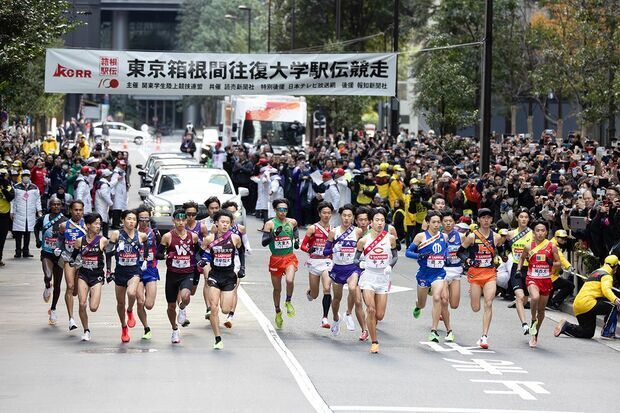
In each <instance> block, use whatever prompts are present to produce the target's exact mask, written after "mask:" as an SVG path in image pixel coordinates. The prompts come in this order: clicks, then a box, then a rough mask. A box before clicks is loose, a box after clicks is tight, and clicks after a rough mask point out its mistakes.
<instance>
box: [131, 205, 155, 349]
mask: <svg viewBox="0 0 620 413" xmlns="http://www.w3.org/2000/svg"><path fill="white" fill-rule="evenodd" d="M136 212H137V213H138V231H140V232H141V233H143V234H146V239H147V241H146V243H145V244H144V248H146V249H147V252H146V269H145V270H144V271H142V275H141V276H140V283H139V284H138V292H137V301H138V318H139V319H140V322H141V323H142V325H143V326H144V335H143V336H142V339H143V340H150V339H151V338H153V333H152V332H151V327H149V324H148V320H147V316H146V310H152V309H153V306H154V305H155V297H157V281H159V270H158V269H157V258H155V254H156V253H157V246H158V245H159V242H160V241H161V234H160V233H159V230H158V229H156V228H155V229H153V228H151V210H150V209H149V208H148V207H145V206H141V207H139V208H138V209H137V210H136Z"/></svg>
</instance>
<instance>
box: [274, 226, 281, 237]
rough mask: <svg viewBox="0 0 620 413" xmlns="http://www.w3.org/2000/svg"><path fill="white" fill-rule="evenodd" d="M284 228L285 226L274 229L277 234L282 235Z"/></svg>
mask: <svg viewBox="0 0 620 413" xmlns="http://www.w3.org/2000/svg"><path fill="white" fill-rule="evenodd" d="M282 228H283V227H278V228H276V229H275V231H273V233H274V234H276V235H280V234H281V233H282Z"/></svg>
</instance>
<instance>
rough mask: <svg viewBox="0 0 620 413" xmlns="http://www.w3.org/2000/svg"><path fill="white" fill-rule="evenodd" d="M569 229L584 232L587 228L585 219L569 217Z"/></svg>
mask: <svg viewBox="0 0 620 413" xmlns="http://www.w3.org/2000/svg"><path fill="white" fill-rule="evenodd" d="M569 227H570V229H571V230H573V231H585V229H586V228H587V227H588V223H587V220H586V217H573V216H572V217H570V219H569Z"/></svg>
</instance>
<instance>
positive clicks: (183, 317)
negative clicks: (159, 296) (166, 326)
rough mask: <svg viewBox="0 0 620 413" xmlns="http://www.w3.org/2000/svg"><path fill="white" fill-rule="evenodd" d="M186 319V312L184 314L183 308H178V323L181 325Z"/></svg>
mask: <svg viewBox="0 0 620 413" xmlns="http://www.w3.org/2000/svg"><path fill="white" fill-rule="evenodd" d="M186 319H187V314H185V309H184V308H183V309H180V308H179V314H178V315H177V323H179V324H180V325H183V323H185V320H186Z"/></svg>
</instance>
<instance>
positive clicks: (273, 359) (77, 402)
mask: <svg viewBox="0 0 620 413" xmlns="http://www.w3.org/2000/svg"><path fill="white" fill-rule="evenodd" d="M150 145H152V144H146V145H145V147H143V148H136V147H133V146H132V147H130V152H131V159H132V163H134V164H136V163H141V162H142V161H143V159H141V157H142V156H144V155H145V154H148V153H150V152H151V151H153V150H154V147H151V146H150ZM177 145H178V143H176V142H169V141H165V142H163V143H162V145H161V147H160V150H162V151H168V150H174V149H176V148H177ZM134 178H135V177H134ZM134 182H137V180H134ZM130 201H131V203H132V204H133V205H136V204H137V201H138V198H137V187H136V185H134V186H132V189H131V193H130ZM258 227H259V226H258V222H257V221H256V220H255V219H254V218H252V217H250V218H249V221H248V231H249V234H250V239H251V244H252V245H253V246H254V251H253V253H252V255H251V257H249V259H248V264H247V274H248V275H247V277H246V278H245V279H244V282H243V283H242V288H241V289H240V300H239V305H238V308H237V312H236V317H235V324H234V327H233V328H232V329H230V330H227V329H223V339H224V343H225V346H226V347H225V349H224V350H223V351H220V352H217V351H214V350H212V348H211V347H212V343H213V334H212V332H211V329H210V327H209V326H208V324H207V321H206V320H205V319H204V309H205V306H204V302H203V300H202V296H201V295H200V294H197V295H196V296H194V297H193V298H192V302H191V304H190V306H189V307H188V318H189V319H190V320H191V325H190V326H189V327H187V328H184V329H182V331H181V339H182V343H181V344H180V345H172V344H171V343H170V326H169V324H168V321H167V318H166V311H165V308H166V304H165V297H164V288H163V282H160V283H159V289H158V296H157V301H156V305H155V308H154V309H153V310H152V311H150V313H149V320H150V324H151V327H152V329H153V332H154V338H153V340H151V341H148V342H145V341H141V340H140V336H141V335H142V329H141V326H140V324H139V323H138V325H137V326H136V328H134V329H133V330H132V331H131V336H132V340H131V342H130V343H128V344H121V342H120V337H119V335H120V328H119V323H118V319H117V316H116V313H115V300H114V294H113V288H112V287H111V286H105V287H104V290H103V299H102V303H101V306H100V308H99V311H98V312H97V313H94V314H90V320H91V330H92V334H93V339H92V341H91V342H88V343H85V342H81V341H80V335H81V329H78V330H75V331H73V332H68V330H67V319H66V312H65V308H64V303H63V301H62V297H61V301H60V302H59V305H58V310H59V311H58V314H59V323H58V324H57V325H56V326H54V327H52V326H48V324H47V309H48V305H46V304H45V303H44V302H43V301H42V298H41V293H42V290H43V283H42V275H41V270H40V262H39V261H38V259H36V258H31V259H19V260H18V259H13V258H8V259H5V262H6V264H7V265H6V266H5V267H4V268H2V269H0V309H1V311H0V323H1V328H0V343H2V345H1V346H2V351H1V352H0V365H1V366H2V369H1V370H0V382H1V383H2V386H1V387H0V410H1V411H6V412H32V411H41V410H44V411H46V412H61V411H62V412H67V411H69V412H72V411H87V412H109V411H118V412H125V411H134V412H135V411H149V412H169V411H181V412H204V411H225V412H247V411H252V412H257V411H258V412H291V411H295V412H311V411H343V412H357V411H377V412H390V411H391V412H395V411H399V412H457V413H458V412H464V413H469V412H533V411H539V412H552V411H553V412H601V411H612V410H613V409H610V408H609V405H610V403H612V402H614V400H615V398H616V397H617V396H616V395H617V391H616V388H617V386H616V385H615V380H613V379H614V378H615V374H614V370H616V371H617V369H618V367H620V361H619V360H620V354H619V353H618V351H620V349H619V348H618V346H617V344H616V343H609V342H602V341H600V340H576V339H570V338H554V337H553V335H552V331H553V327H554V326H555V322H554V321H553V320H551V319H547V320H546V321H545V323H544V324H543V326H542V330H541V333H540V340H539V347H538V348H536V349H530V348H529V347H528V342H527V337H524V336H523V335H521V333H520V324H519V321H518V319H517V316H516V313H515V311H514V310H512V309H508V308H507V304H508V303H507V302H506V301H502V300H498V301H496V302H495V304H494V318H493V323H492V328H491V332H490V336H489V341H490V349H489V350H488V351H484V350H478V349H476V348H472V346H474V345H475V342H476V340H477V339H478V337H479V334H480V329H481V314H480V313H478V314H475V313H473V312H472V311H471V309H470V308H469V297H468V290H467V285H463V286H462V301H461V307H460V308H459V309H458V310H456V311H454V312H453V326H454V331H455V333H456V336H457V344H453V345H447V344H445V343H443V342H441V343H440V344H437V345H431V344H430V343H427V342H426V339H427V336H428V331H429V326H430V310H425V311H424V312H423V314H422V317H421V318H420V319H418V320H414V319H413V318H412V316H411V307H412V304H413V302H414V300H415V291H414V287H415V284H414V274H415V270H416V266H415V263H414V262H413V261H412V260H408V259H407V258H404V257H401V258H400V261H399V262H398V264H397V266H396V268H395V271H394V273H393V285H394V287H393V292H392V293H391V294H390V295H389V300H388V301H389V302H388V309H387V314H386V317H385V320H384V321H382V322H381V323H380V324H379V340H380V342H381V353H379V354H377V355H371V354H370V353H369V351H368V350H369V343H361V342H359V341H358V340H357V337H358V335H359V329H358V330H357V331H355V332H349V331H347V330H346V328H343V331H342V332H341V334H340V335H339V336H336V337H333V336H331V334H330V332H329V331H328V330H325V329H321V328H320V327H319V322H320V316H321V304H320V300H315V301H314V302H308V301H307V300H306V298H305V289H306V287H307V274H306V272H305V270H304V267H303V265H302V266H301V267H300V268H301V269H300V271H299V273H298V275H297V279H296V282H297V286H296V290H295V294H294V298H293V303H294V304H295V307H296V309H297V316H296V317H295V318H292V319H288V318H286V317H285V321H284V328H283V330H280V331H277V332H276V330H274V328H273V325H272V323H273V303H272V300H271V284H270V281H269V277H268V274H267V271H266V264H267V261H268V252H267V251H266V250H265V249H264V248H261V247H260V242H259V232H258V231H257V228H258ZM13 245H14V244H13V241H12V240H9V241H8V242H7V246H6V251H5V256H7V257H8V256H11V255H12V250H13ZM297 254H298V257H299V258H300V262H301V263H302V264H303V262H305V257H304V254H302V253H300V252H298V253H297ZM160 271H161V272H162V273H164V271H163V268H162V267H160ZM201 285H202V284H201ZM63 293H64V285H63ZM76 307H77V304H76ZM76 315H77V308H76ZM550 317H551V318H553V319H555V320H556V321H557V320H558V319H559V318H560V317H563V315H561V314H559V313H557V312H551V313H550ZM444 335H445V333H440V336H442V337H443V336H444ZM614 405H617V400H615V403H614Z"/></svg>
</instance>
